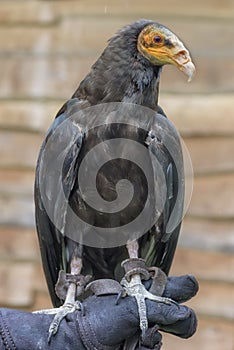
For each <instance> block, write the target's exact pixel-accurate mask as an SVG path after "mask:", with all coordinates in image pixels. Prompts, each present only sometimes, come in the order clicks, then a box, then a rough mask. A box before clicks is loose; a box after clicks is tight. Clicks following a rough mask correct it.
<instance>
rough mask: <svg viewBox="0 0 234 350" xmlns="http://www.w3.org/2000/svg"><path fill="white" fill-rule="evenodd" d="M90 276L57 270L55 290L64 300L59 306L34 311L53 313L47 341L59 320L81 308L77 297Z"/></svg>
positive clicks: (54, 331) (55, 330)
mask: <svg viewBox="0 0 234 350" xmlns="http://www.w3.org/2000/svg"><path fill="white" fill-rule="evenodd" d="M90 279H91V276H90V275H87V276H83V275H81V274H68V273H65V272H64V271H59V278H58V281H57V283H56V286H55V291H56V294H57V296H58V297H59V299H61V300H65V302H64V304H63V305H62V306H60V307H59V308H54V309H48V310H40V311H35V312H36V313H44V314H51V315H55V316H54V319H53V321H52V323H51V325H50V328H49V337H48V343H49V342H50V341H51V338H52V336H53V335H55V334H56V333H57V331H58V329H59V325H60V323H61V321H62V320H63V319H64V318H65V317H66V316H67V315H68V314H69V313H71V312H74V311H75V310H81V311H82V312H84V310H83V308H82V303H81V302H80V301H78V300H77V298H78V297H79V296H80V295H82V294H83V293H84V290H85V287H86V285H87V283H88V282H89V281H90Z"/></svg>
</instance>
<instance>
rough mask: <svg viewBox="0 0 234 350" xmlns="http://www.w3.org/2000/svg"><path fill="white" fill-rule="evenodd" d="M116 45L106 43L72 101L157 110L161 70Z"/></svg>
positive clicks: (130, 51) (134, 53) (137, 54)
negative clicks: (118, 103) (122, 103)
mask: <svg viewBox="0 0 234 350" xmlns="http://www.w3.org/2000/svg"><path fill="white" fill-rule="evenodd" d="M116 44H117V43H116V42H114V43H112V42H110V44H109V45H108V46H107V48H106V49H105V51H104V52H103V54H102V55H101V56H100V58H99V59H98V60H97V61H96V63H95V64H94V65H93V66H92V69H91V71H90V73H89V74H88V75H87V76H86V78H85V79H84V80H83V81H82V82H81V84H80V86H79V87H78V89H77V91H76V92H75V94H74V96H73V97H78V98H81V99H86V100H88V101H89V103H90V104H91V105H95V104H99V103H107V102H121V101H122V102H128V103H135V104H139V105H143V106H146V107H149V108H151V109H154V110H157V106H158V92H159V78H160V73H161V67H158V66H153V65H151V64H150V62H149V61H148V60H146V59H145V58H144V57H143V56H142V55H140V53H139V52H136V49H134V51H133V50H129V49H126V47H125V46H126V45H125V46H124V47H123V45H122V47H121V45H119V46H117V45H116ZM120 44H121V43H120Z"/></svg>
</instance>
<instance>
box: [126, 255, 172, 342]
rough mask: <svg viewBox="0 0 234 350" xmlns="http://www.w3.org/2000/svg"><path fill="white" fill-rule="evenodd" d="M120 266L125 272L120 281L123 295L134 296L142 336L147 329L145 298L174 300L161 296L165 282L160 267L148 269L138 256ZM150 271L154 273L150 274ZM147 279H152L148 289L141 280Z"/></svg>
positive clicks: (157, 300) (167, 302) (158, 300)
mask: <svg viewBox="0 0 234 350" xmlns="http://www.w3.org/2000/svg"><path fill="white" fill-rule="evenodd" d="M122 266H123V267H124V269H125V271H126V274H125V277H124V278H123V279H122V281H121V285H122V286H123V287H124V292H125V295H129V296H132V297H135V298H136V301H137V305H138V311H139V318H140V328H141V331H142V336H143V337H144V335H145V333H146V331H147V329H148V319H147V311H146V303H145V299H149V300H153V301H156V302H159V303H165V304H172V303H173V304H176V302H175V301H174V300H172V299H169V298H164V297H162V296H161V295H162V293H163V290H164V287H165V283H166V275H165V274H164V272H162V271H161V270H160V269H158V268H151V269H150V268H149V269H148V268H147V267H146V265H145V261H144V260H143V259H139V258H131V259H127V260H125V261H123V263H122ZM152 272H153V273H154V275H152ZM164 275H165V276H164ZM149 279H152V283H151V287H150V289H149V291H148V290H147V289H146V288H145V286H144V285H143V284H142V280H149ZM153 293H154V294H153ZM159 293H160V294H159Z"/></svg>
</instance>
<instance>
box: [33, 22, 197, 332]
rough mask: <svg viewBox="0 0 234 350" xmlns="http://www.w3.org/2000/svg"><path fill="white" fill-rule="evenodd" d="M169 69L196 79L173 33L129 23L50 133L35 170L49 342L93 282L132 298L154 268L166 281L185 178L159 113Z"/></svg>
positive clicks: (174, 138) (175, 141)
mask: <svg viewBox="0 0 234 350" xmlns="http://www.w3.org/2000/svg"><path fill="white" fill-rule="evenodd" d="M167 64H170V65H174V66H175V67H177V68H178V69H179V70H180V71H182V72H183V73H184V74H185V75H186V76H187V78H188V81H190V80H191V79H192V77H193V75H194V72H195V67H194V64H193V63H192V60H191V57H190V54H189V51H188V50H187V49H186V48H185V46H184V44H183V43H182V42H181V40H180V39H179V38H178V37H177V36H176V35H175V34H174V33H173V32H172V31H171V30H169V29H168V28H166V27H165V26H163V25H161V24H159V23H156V22H154V21H151V20H145V19H141V20H138V21H136V22H134V23H132V24H129V25H126V26H125V27H123V28H122V29H120V30H119V31H118V32H117V33H116V34H115V35H114V36H113V37H112V38H111V39H110V40H109V41H108V44H107V46H106V48H105V49H104V51H103V53H102V54H101V55H100V57H99V58H98V59H97V61H96V62H95V63H94V64H93V66H92V67H91V69H90V72H89V73H88V74H87V75H86V77H85V78H84V79H83V80H82V81H81V83H80V84H79V86H78V88H77V90H76V91H75V92H74V94H73V96H72V97H71V99H69V100H68V101H67V102H66V103H65V104H64V105H63V107H62V108H61V109H60V110H59V112H58V113H57V115H56V117H55V120H54V122H53V123H52V125H51V127H50V129H49V130H48V132H47V135H46V137H45V140H44V142H43V144H42V147H41V151H40V154H39V158H38V163H37V168H36V178H35V215H36V227H37V233H38V238H39V244H40V251H41V257H42V263H43V268H44V273H45V277H46V280H47V285H48V289H49V292H50V296H51V299H52V303H53V305H54V307H55V308H57V309H55V310H56V311H54V313H56V315H55V322H54V323H53V324H52V325H51V328H50V336H51V335H53V334H55V333H56V331H57V329H58V324H59V322H60V321H61V319H62V318H63V317H64V316H65V315H66V313H67V312H70V311H71V310H73V308H74V307H80V305H81V304H82V298H85V297H86V295H87V294H88V292H89V288H87V284H88V285H90V284H91V287H92V283H93V282H90V278H92V280H93V281H94V282H95V281H103V285H102V284H100V285H98V290H99V293H102V289H103V293H105V291H106V288H107V289H108V288H109V287H108V286H109V285H108V283H109V284H110V286H111V285H112V284H111V282H110V281H112V282H113V281H116V283H117V282H118V286H120V287H121V288H122V289H121V288H120V290H124V292H125V293H126V294H129V295H132V296H136V295H135V294H136V290H135V289H134V288H135V287H137V288H138V289H137V290H138V291H139V287H140V285H141V286H143V285H142V284H141V280H142V279H146V280H147V279H150V278H152V275H153V274H154V273H156V271H157V270H156V269H157V268H158V269H160V270H159V271H163V272H162V276H164V274H165V276H166V275H167V274H168V273H169V269H170V266H171V263H172V260H173V256H174V252H175V249H176V245H177V240H178V235H179V232H180V226H181V221H182V217H183V200H184V172H183V156H182V148H181V143H180V139H179V135H178V133H177V131H176V129H175V127H174V126H173V124H172V123H171V122H170V121H169V119H168V118H167V116H166V114H165V113H164V111H163V109H162V108H161V107H160V106H159V105H158V95H159V81H160V74H161V71H162V67H163V66H164V65H167ZM74 74H75V72H74ZM95 191H96V192H97V193H96V192H95ZM138 218H139V219H138ZM131 224H132V225H131ZM153 267H155V269H154V268H153ZM157 273H158V272H157ZM161 279H163V278H161ZM156 280H157V279H156ZM105 282H106V283H107V287H106V285H105ZM100 283H101V282H100ZM119 283H121V285H120V284H119ZM156 284H157V283H156ZM114 286H115V287H114V288H117V287H118V286H117V285H115V284H114ZM162 288H163V286H158V289H159V290H160V289H161V290H162ZM91 289H92V288H91ZM156 289H157V288H156ZM117 290H118V288H117ZM140 293H142V300H143V299H144V298H147V297H149V298H152V299H153V300H154V298H155V300H158V301H161V302H170V301H168V300H164V298H162V297H161V294H162V293H160V292H158V295H155V293H153V292H152V293H151V292H147V291H146V290H145V289H144V287H143V288H141V292H140ZM156 294H157V293H156ZM142 300H139V299H137V301H138V303H139V304H138V305H139V313H140V327H141V329H142V331H145V330H146V329H147V326H148V325H147V315H145V310H144V307H140V304H141V305H142V303H141V301H142ZM75 305H76V306H75ZM77 305H78V306H77ZM142 310H143V311H142Z"/></svg>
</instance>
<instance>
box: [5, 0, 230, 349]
mask: <svg viewBox="0 0 234 350" xmlns="http://www.w3.org/2000/svg"><path fill="white" fill-rule="evenodd" d="M140 17H145V18H152V19H156V20H158V21H159V22H162V23H163V24H165V25H167V26H168V27H169V28H171V29H172V30H174V31H175V32H176V33H177V34H178V35H179V36H180V37H181V38H182V39H183V41H184V42H185V43H186V44H187V46H188V47H189V48H190V51H191V52H192V55H193V58H194V61H195V63H196V66H197V75H196V77H195V79H194V81H193V82H192V83H191V84H189V85H188V84H187V83H186V82H185V80H184V78H183V76H181V74H179V73H178V72H177V71H176V70H175V69H173V68H172V67H166V69H164V72H163V76H162V82H161V95H160V103H161V105H162V106H163V107H164V109H165V111H166V113H167V114H168V116H169V117H170V118H171V119H172V121H174V123H175V124H176V126H177V128H178V129H179V130H180V132H181V134H182V136H183V139H184V141H185V143H186V145H187V147H188V149H189V152H190V155H191V158H192V163H193V166H194V175H195V178H194V191H193V196H192V200H191V203H190V206H189V209H188V213H187V215H186V218H185V221H184V225H183V232H182V234H181V237H180V242H179V247H178V249H177V253H176V257H175V260H174V264H173V268H172V273H173V274H182V273H193V274H195V275H196V276H197V277H198V279H199V282H200V292H199V295H198V296H197V297H196V298H194V300H193V301H191V302H190V303H189V304H190V305H191V306H192V307H194V308H195V309H196V311H197V313H198V317H199V329H198V332H197V334H196V335H195V336H194V337H193V338H192V339H191V340H186V341H184V340H180V339H176V338H175V337H172V336H165V337H164V344H165V345H164V349H170V348H172V347H173V348H176V349H180V350H183V349H188V348H189V349H198V348H199V349H205V350H209V349H212V350H216V349H217V350H218V349H222V350H233V349H234V324H233V323H234V254H233V253H234V199H233V198H234V196H233V193H234V157H233V154H234V138H233V135H234V119H233V118H234V103H233V97H234V96H233V91H234V79H233V76H234V45H233V34H234V32H233V31H234V28H233V20H234V0H229V1H220V0H219V1H218V0H207V1H201V0H197V1H194V0H193V1H191V0H187V1H185V0H177V1H176V2H175V1H172V0H163V1H158V3H156V1H155V0H146V1H144V2H143V1H139V0H135V1H127V0H119V1H114V0H112V1H109V2H107V1H99V0H98V1H97V0H90V1H89V0H84V1H83V0H81V1H78V0H77V1H71V0H66V1H65V0H63V1H62V0H61V1H48V0H47V1H42V0H41V1H40V0H37V1H36V0H30V1H29V0H28V1H27V0H11V1H9V0H1V1H0V77H1V80H0V304H1V306H7V307H15V308H20V309H25V310H32V309H38V308H45V307H49V306H51V304H50V301H49V297H48V293H47V290H46V285H45V281H44V277H43V274H42V269H41V263H40V255H39V251H38V243H37V239H36V234H35V228H34V217H33V211H34V208H33V179H34V169H35V162H36V158H37V154H38V151H39V147H40V144H41V142H42V139H43V136H44V133H45V131H46V129H47V127H48V126H49V124H50V123H51V121H52V119H53V116H54V114H55V113H56V111H57V110H58V108H59V107H60V106H61V104H62V103H63V102H64V101H65V100H66V99H67V98H68V97H69V96H71V94H72V92H73V91H74V89H75V88H76V86H77V84H78V82H79V81H80V79H81V78H82V77H84V76H85V74H86V73H87V72H88V70H89V67H90V65H91V64H92V62H94V61H95V59H96V58H97V56H98V55H99V54H100V53H101V51H102V49H103V48H104V47H105V43H106V40H107V39H108V38H109V37H110V36H111V35H112V34H113V33H114V32H115V30H116V29H118V28H119V27H121V26H122V25H123V24H125V23H128V22H131V21H133V20H135V19H137V18H140Z"/></svg>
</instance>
